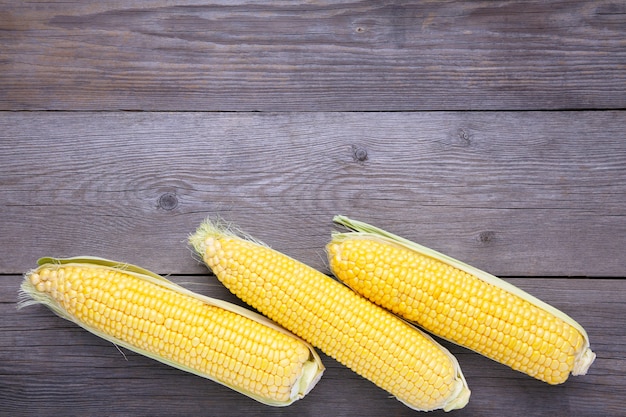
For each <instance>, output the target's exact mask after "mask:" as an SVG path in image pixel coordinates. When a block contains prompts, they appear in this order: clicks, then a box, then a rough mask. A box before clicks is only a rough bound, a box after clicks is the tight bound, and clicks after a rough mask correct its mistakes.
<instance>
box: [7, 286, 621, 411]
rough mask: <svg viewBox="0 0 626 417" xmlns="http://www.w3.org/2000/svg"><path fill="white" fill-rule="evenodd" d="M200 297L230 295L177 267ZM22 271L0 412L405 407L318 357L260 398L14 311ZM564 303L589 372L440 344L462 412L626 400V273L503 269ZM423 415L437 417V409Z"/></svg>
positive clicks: (595, 407) (611, 406)
mask: <svg viewBox="0 0 626 417" xmlns="http://www.w3.org/2000/svg"><path fill="white" fill-rule="evenodd" d="M172 279H173V280H174V281H176V282H179V283H182V284H184V285H185V286H187V287H188V288H190V289H192V290H194V291H196V292H199V293H202V294H206V295H209V296H214V297H219V298H223V299H226V300H229V301H234V302H237V300H236V299H235V298H234V297H233V296H232V295H231V294H230V293H228V291H227V290H226V289H225V288H224V287H222V286H221V285H220V284H219V283H218V282H217V280H216V279H215V278H214V277H212V276H176V277H172ZM20 281H21V277H20V276H4V277H0V297H1V298H0V315H1V316H2V318H3V319H2V321H1V322H0V375H1V376H0V414H2V415H11V416H15V417H18V416H27V415H28V416H30V415H37V416H53V415H54V416H58V415H63V416H74V415H94V414H106V415H129V414H132V415H150V416H159V415H198V413H201V412H206V410H210V411H209V414H211V415H220V416H234V415H242V414H247V415H267V416H274V415H276V416H278V415H328V414H329V413H330V414H332V415H334V416H349V415H350V416H353V415H359V416H376V417H378V416H380V415H396V416H404V415H406V416H409V415H415V412H414V411H412V410H410V409H408V408H407V407H405V406H403V405H402V404H401V403H399V402H398V401H395V400H393V399H390V398H389V397H388V395H387V394H386V393H385V392H384V391H382V390H380V389H378V388H377V387H375V386H374V385H373V384H371V383H370V382H368V381H366V380H363V379H362V378H360V377H358V376H357V375H356V374H354V373H352V372H351V371H349V370H348V369H347V368H345V367H343V366H341V365H339V364H338V363H336V362H335V361H334V360H332V359H330V358H328V357H326V356H324V357H323V360H324V363H325V365H326V366H327V368H328V369H327V371H326V373H325V376H324V378H323V379H322V381H321V382H320V383H319V384H318V386H317V387H316V388H315V389H314V390H313V391H312V392H311V393H310V394H309V396H307V397H306V398H305V399H304V400H302V401H299V402H297V403H295V404H294V405H293V406H290V407H288V408H284V409H276V408H270V407H266V406H263V405H260V404H257V403H256V402H254V401H252V400H249V399H247V398H245V397H243V396H241V395H239V394H236V393H234V392H232V391H230V390H228V389H226V388H223V387H221V386H219V385H217V384H215V383H212V382H210V381H205V380H202V379H201V378H199V377H195V376H192V375H188V374H184V373H183V372H180V371H177V370H175V369H171V368H168V367H167V366H165V365H162V364H159V363H157V362H155V361H152V360H150V359H147V358H144V357H141V356H138V355H136V354H134V353H132V352H128V351H125V352H124V354H125V356H126V360H125V358H124V357H123V356H122V354H121V353H120V352H118V350H117V349H116V348H115V347H114V346H112V345H111V344H109V343H107V342H105V341H103V340H101V339H98V338H96V337H95V336H92V335H90V334H89V333H87V332H85V331H84V330H82V329H80V328H78V327H77V326H75V325H73V324H71V323H69V322H67V321H64V320H62V319H60V318H58V317H56V316H54V315H53V313H52V312H50V311H49V310H47V309H45V308H44V307H41V306H32V307H28V308H25V309H22V310H19V311H17V310H16V308H15V296H16V294H17V289H18V285H19V283H20ZM510 281H511V282H512V283H514V284H515V285H518V286H520V287H522V288H523V289H525V290H527V291H529V292H531V293H533V294H535V295H537V296H539V297H540V298H543V299H544V300H545V301H547V302H549V303H552V304H553V305H555V306H556V307H557V308H561V309H563V310H564V311H566V312H567V313H568V314H570V315H571V316H572V317H574V318H575V319H576V320H578V321H579V322H580V323H581V324H582V325H583V326H584V327H585V328H586V329H587V331H588V333H589V336H590V339H591V343H592V348H593V349H594V351H595V352H596V353H597V355H598V358H597V360H596V362H595V363H594V365H593V366H592V367H591V369H590V371H589V373H588V375H585V376H580V377H572V378H570V380H569V381H567V382H566V383H565V384H564V385H561V386H549V385H547V384H544V383H542V382H539V381H535V380H533V379H531V378H529V377H526V376H525V375H523V374H520V373H517V372H514V371H512V370H510V369H508V368H506V367H504V366H502V365H498V364H496V363H495V362H492V361H489V360H487V359H485V358H482V357H480V356H478V355H476V354H473V353H471V352H469V351H467V350H465V349H462V348H459V347H456V346H452V345H450V344H447V343H445V342H444V344H445V345H446V346H447V347H449V349H450V350H451V351H452V352H453V353H454V354H455V355H456V356H457V357H458V359H459V362H460V364H461V366H462V367H463V371H464V373H465V376H466V378H467V379H468V383H469V385H470V388H471V389H472V398H471V401H470V403H469V405H468V406H467V407H466V408H465V409H463V410H459V411H455V412H454V414H455V415H459V416H483V417H489V416H497V417H500V416H502V413H503V410H506V415H507V416H535V415H537V416H539V415H550V416H568V417H570V416H596V415H602V416H606V417H610V416H621V415H622V414H623V410H624V406H626V403H625V400H624V398H626V388H624V387H625V384H624V382H625V381H624V375H625V374H626V361H625V359H624V355H623V352H624V349H626V336H625V335H624V332H623V329H624V328H626V304H624V303H623V294H624V292H625V291H626V280H623V279H622V280H603V279H574V280H572V279H543V278H533V279H522V278H519V279H510ZM429 415H434V416H437V415H444V413H439V412H435V413H432V414H429Z"/></svg>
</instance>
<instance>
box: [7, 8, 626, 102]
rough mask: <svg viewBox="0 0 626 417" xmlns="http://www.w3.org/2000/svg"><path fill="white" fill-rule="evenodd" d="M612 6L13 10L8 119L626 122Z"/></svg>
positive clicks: (617, 11) (619, 19)
mask: <svg viewBox="0 0 626 417" xmlns="http://www.w3.org/2000/svg"><path fill="white" fill-rule="evenodd" d="M625 12H626V9H625V6H624V4H623V3H622V2H614V1H567V2H563V1H525V2H502V1H497V2H496V1H488V2H486V1H477V2H461V1H452V2H449V1H448V2H441V1H422V2H406V1H393V2H384V3H380V2H369V1H352V2H344V3H337V2H335V1H315V2H310V1H271V2H252V3H251V2H249V1H229V2H222V1H216V2H206V1H204V0H203V1H199V0H189V1H185V2H181V1H165V0H151V1H125V2H112V1H108V2H105V1H94V0H90V1H64V2H45V3H41V2H26V1H22V2H15V1H12V0H3V1H0V44H1V45H2V47H1V48H0V109H4V110H20V109H29V110H32V109H45V110H104V109H108V110H118V109H133V110H212V111H215V110H217V111H255V110H261V111H293V110H306V111H309V110H339V111H351V110H375V111H378V110H479V109H496V110H503V109H530V110H536V109H562V108H578V109H588V108H603V109H607V108H626V43H625V41H624V39H626V17H625V16H626V13H625Z"/></svg>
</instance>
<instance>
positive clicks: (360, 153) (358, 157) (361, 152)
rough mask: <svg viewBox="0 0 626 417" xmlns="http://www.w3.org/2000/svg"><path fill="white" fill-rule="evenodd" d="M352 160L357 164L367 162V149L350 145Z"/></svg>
mask: <svg viewBox="0 0 626 417" xmlns="http://www.w3.org/2000/svg"><path fill="white" fill-rule="evenodd" d="M352 158H354V160H355V161H357V162H364V161H367V149H365V147H363V146H358V145H352Z"/></svg>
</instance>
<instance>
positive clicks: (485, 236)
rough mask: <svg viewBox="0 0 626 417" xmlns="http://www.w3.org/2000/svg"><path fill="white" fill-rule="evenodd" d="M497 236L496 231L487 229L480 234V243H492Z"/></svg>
mask: <svg viewBox="0 0 626 417" xmlns="http://www.w3.org/2000/svg"><path fill="white" fill-rule="evenodd" d="M495 238H496V232H494V231H492V230H485V231H484V232H480V234H479V235H478V241H479V242H480V243H491V242H492V241H493V240H494V239H495Z"/></svg>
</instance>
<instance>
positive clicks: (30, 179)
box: [0, 112, 626, 277]
mask: <svg viewBox="0 0 626 417" xmlns="http://www.w3.org/2000/svg"><path fill="white" fill-rule="evenodd" d="M625 123H626V112H573V113H569V112H568V113H560V112H554V113H550V112H548V113H546V112H530V113H519V112H513V113H497V114H495V113H467V112H462V113H375V114H370V113H315V114H310V113H302V114H297V113H289V114H233V113H221V114H205V113H105V114H102V113H78V114H77V113H37V114H32V113H4V114H0V166H2V172H1V173H0V186H1V187H2V193H1V194H0V207H1V210H2V219H1V220H0V225H1V228H2V233H0V247H2V248H3V256H2V257H0V272H2V273H22V272H24V271H25V270H27V269H28V268H30V267H31V266H32V265H34V262H35V260H36V258H37V257H39V256H49V255H52V256H57V257H67V256H76V255H84V254H91V255H97V256H102V257H107V258H114V259H119V260H124V261H127V262H131V263H135V264H140V265H144V266H146V267H148V268H150V269H153V270H155V271H156V272H159V273H163V274H172V273H177V274H180V273H202V272H204V271H205V269H204V268H203V267H202V266H200V265H199V264H198V263H197V262H196V261H195V260H194V258H193V256H192V255H191V252H190V249H189V248H188V246H187V245H186V238H187V236H188V235H189V234H190V233H192V232H193V231H194V230H195V228H196V227H197V226H198V225H199V224H200V222H201V221H202V220H203V219H204V218H205V217H206V216H209V215H210V216H216V215H219V216H222V217H223V218H224V219H226V220H228V221H232V222H235V223H236V224H238V225H239V226H240V227H241V228H242V229H243V230H245V231H247V232H248V233H250V234H252V235H253V236H256V237H257V238H259V239H261V240H263V241H265V242H267V243H268V244H270V245H271V246H272V247H274V248H276V249H278V250H281V251H284V252H286V253H288V254H289V255H291V256H293V257H295V258H296V259H299V260H301V261H304V262H305V263H308V264H310V265H312V266H314V267H316V268H319V269H322V270H326V262H325V254H324V252H323V247H324V245H325V244H326V243H327V241H328V240H329V236H330V232H331V230H332V229H333V225H332V221H331V219H332V216H333V215H335V214H346V215H349V216H352V217H354V218H360V219H363V220H365V221H369V222H372V223H373V224H376V225H379V226H380V227H383V228H387V229H389V230H390V231H394V232H396V233H399V234H402V235H404V236H405V237H408V238H410V239H413V240H416V241H419V242H420V243H422V244H425V245H427V246H430V247H433V248H435V249H438V250H441V251H443V252H445V253H447V254H449V255H452V256H455V257H457V258H459V259H461V260H464V261H467V262H469V263H471V264H474V265H476V266H478V267H480V268H482V269H486V270H488V271H490V272H492V273H494V274H497V275H504V276H535V275H536V276H568V275H575V276H596V277H597V276H625V275H626V269H625V267H626V265H625V264H624V252H623V248H624V247H626V221H625V220H626V141H624V140H620V139H619V138H623V135H624V134H623V128H624V125H625ZM359 158H361V159H363V160H360V159H359Z"/></svg>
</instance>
